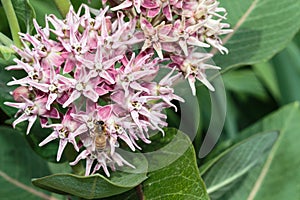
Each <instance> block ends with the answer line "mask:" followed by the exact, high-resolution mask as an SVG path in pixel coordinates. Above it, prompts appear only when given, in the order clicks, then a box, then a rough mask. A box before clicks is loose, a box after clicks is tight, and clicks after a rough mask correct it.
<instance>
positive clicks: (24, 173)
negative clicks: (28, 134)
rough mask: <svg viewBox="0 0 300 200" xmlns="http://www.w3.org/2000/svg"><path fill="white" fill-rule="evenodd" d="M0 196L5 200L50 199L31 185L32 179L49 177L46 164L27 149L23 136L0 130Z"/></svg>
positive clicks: (16, 132) (5, 129) (11, 131)
mask: <svg viewBox="0 0 300 200" xmlns="http://www.w3.org/2000/svg"><path fill="white" fill-rule="evenodd" d="M0 133H1V134H0V146H1V151H0V185H1V189H0V196H1V197H2V198H5V199H11V200H14V199H16V200H17V199H28V200H31V199H32V200H35V199H50V196H49V195H48V194H45V193H43V192H41V191H39V190H38V189H37V188H35V187H33V186H32V185H31V182H30V180H31V178H33V177H40V176H45V175H47V174H49V173H50V172H49V169H48V167H47V163H46V162H44V161H43V160H42V159H41V158H39V157H38V156H37V155H36V154H35V153H34V152H33V151H32V150H31V149H30V148H29V146H28V145H27V142H26V141H25V139H24V138H23V137H22V136H21V134H20V133H19V132H18V131H16V130H13V129H11V128H8V127H4V126H1V127H0Z"/></svg>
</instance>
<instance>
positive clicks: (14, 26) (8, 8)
mask: <svg viewBox="0 0 300 200" xmlns="http://www.w3.org/2000/svg"><path fill="white" fill-rule="evenodd" d="M1 3H2V6H3V8H4V11H5V14H6V17H7V20H8V24H9V28H10V31H11V35H12V38H13V41H14V44H15V46H17V47H21V46H22V43H21V40H20V37H19V34H18V33H19V32H20V26H19V22H18V19H17V16H16V13H15V10H14V7H13V5H12V2H11V1H10V0H1Z"/></svg>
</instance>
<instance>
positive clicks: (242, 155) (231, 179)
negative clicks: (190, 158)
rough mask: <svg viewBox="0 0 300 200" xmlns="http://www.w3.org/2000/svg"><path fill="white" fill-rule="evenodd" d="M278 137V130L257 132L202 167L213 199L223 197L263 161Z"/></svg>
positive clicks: (208, 190)
mask: <svg viewBox="0 0 300 200" xmlns="http://www.w3.org/2000/svg"><path fill="white" fill-rule="evenodd" d="M277 137H278V133H277V132H274V131H273V132H269V133H263V134H256V135H254V136H252V137H250V138H248V139H246V140H244V141H242V142H240V143H238V144H236V145H234V146H233V147H231V148H229V149H227V150H226V151H225V152H223V153H222V154H220V155H219V156H217V158H216V159H213V160H212V162H209V163H208V165H205V166H204V167H203V168H201V170H200V171H201V173H202V174H203V175H202V177H203V180H204V182H205V184H206V186H207V192H208V194H209V196H210V197H211V198H212V199H217V198H219V197H221V196H222V195H223V194H224V193H225V192H226V191H228V190H229V189H230V188H232V187H233V186H234V185H235V184H236V183H237V181H239V180H240V179H241V178H242V177H243V176H244V175H245V174H246V173H247V172H249V171H250V170H251V169H252V168H253V167H254V166H256V165H258V164H260V163H261V161H263V160H262V158H264V157H265V155H267V154H268V153H269V151H270V150H271V148H272V146H273V144H274V142H275V141H276V139H277Z"/></svg>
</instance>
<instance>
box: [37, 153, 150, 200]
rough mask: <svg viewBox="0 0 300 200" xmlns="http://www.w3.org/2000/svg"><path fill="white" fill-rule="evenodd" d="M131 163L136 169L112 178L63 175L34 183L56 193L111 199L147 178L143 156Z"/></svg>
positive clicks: (122, 172)
mask: <svg viewBox="0 0 300 200" xmlns="http://www.w3.org/2000/svg"><path fill="white" fill-rule="evenodd" d="M129 162H130V163H132V164H133V165H134V166H135V167H136V169H134V170H132V169H129V168H126V167H122V168H121V170H125V171H116V172H113V173H111V177H110V178H107V177H105V176H103V175H101V174H95V175H91V176H86V177H84V176H78V175H73V174H66V173H63V174H54V175H50V176H46V177H42V178H37V179H33V181H32V183H33V184H34V185H35V186H38V187H40V188H43V189H46V190H49V191H52V192H55V193H59V194H71V195H75V196H78V197H82V198H86V199H93V198H103V197H109V196H113V195H117V194H120V193H123V192H126V191H128V190H130V189H132V188H134V187H136V186H137V185H139V184H140V183H141V182H143V181H144V180H145V179H146V178H147V176H146V171H147V161H146V159H145V158H144V157H143V156H142V155H139V154H137V155H136V156H135V157H134V158H132V160H131V161H129Z"/></svg>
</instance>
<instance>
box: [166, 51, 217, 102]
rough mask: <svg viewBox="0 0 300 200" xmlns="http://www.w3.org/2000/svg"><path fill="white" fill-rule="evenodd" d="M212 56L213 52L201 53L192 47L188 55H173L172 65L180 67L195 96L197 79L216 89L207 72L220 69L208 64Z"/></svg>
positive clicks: (209, 87)
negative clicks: (207, 76) (208, 78)
mask: <svg viewBox="0 0 300 200" xmlns="http://www.w3.org/2000/svg"><path fill="white" fill-rule="evenodd" d="M212 56H213V55H212V54H208V53H199V52H196V51H195V49H191V48H190V49H189V55H188V56H180V55H174V56H172V57H171V59H172V61H173V63H172V64H170V65H171V66H173V65H174V64H175V66H178V67H179V70H180V71H181V72H182V73H183V75H184V77H185V78H186V79H188V81H189V84H190V87H191V89H192V93H193V95H194V96H195V95H196V87H195V82H196V79H198V80H199V81H201V82H202V83H203V84H204V85H205V86H206V87H208V89H210V90H211V91H214V90H215V89H214V87H213V86H212V85H211V84H210V82H209V81H208V80H207V78H206V74H205V71H206V70H207V69H220V68H219V67H217V66H213V65H210V64H206V61H207V60H208V59H210V58H211V57H212Z"/></svg>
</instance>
